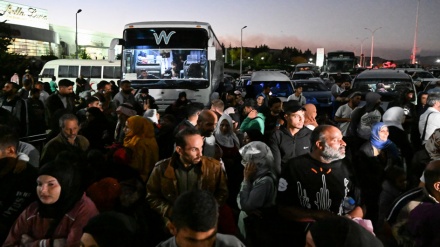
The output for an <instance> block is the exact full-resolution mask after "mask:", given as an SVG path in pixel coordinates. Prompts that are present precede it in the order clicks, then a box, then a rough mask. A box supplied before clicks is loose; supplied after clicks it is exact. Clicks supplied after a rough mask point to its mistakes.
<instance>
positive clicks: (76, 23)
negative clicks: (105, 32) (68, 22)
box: [75, 9, 82, 59]
mask: <svg viewBox="0 0 440 247" xmlns="http://www.w3.org/2000/svg"><path fill="white" fill-rule="evenodd" d="M81 11H82V9H78V11H76V15H75V56H76V59H78V14H79V13H81Z"/></svg>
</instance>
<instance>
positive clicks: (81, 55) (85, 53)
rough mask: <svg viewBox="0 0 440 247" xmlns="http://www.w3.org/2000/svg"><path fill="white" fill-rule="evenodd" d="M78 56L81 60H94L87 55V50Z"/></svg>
mask: <svg viewBox="0 0 440 247" xmlns="http://www.w3.org/2000/svg"><path fill="white" fill-rule="evenodd" d="M78 56H79V58H81V59H92V58H91V57H90V55H89V54H87V52H86V49H80V51H79V54H78Z"/></svg>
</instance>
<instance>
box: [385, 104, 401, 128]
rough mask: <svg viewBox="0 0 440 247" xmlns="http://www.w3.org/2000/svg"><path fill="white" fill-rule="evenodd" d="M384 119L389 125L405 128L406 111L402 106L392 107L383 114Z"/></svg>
mask: <svg viewBox="0 0 440 247" xmlns="http://www.w3.org/2000/svg"><path fill="white" fill-rule="evenodd" d="M382 121H383V122H384V124H385V125H387V126H395V127H397V128H399V129H401V130H403V126H402V123H403V121H405V112H404V111H403V108H402V107H398V106H394V107H391V108H390V109H388V110H387V111H386V112H385V113H384V114H383V117H382Z"/></svg>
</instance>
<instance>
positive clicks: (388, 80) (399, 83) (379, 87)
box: [351, 69, 417, 110]
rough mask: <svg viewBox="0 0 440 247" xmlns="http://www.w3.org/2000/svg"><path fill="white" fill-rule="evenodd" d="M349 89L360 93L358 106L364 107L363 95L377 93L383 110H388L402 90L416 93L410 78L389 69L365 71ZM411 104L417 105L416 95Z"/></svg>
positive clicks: (400, 72) (403, 73)
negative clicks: (360, 98) (360, 99)
mask: <svg viewBox="0 0 440 247" xmlns="http://www.w3.org/2000/svg"><path fill="white" fill-rule="evenodd" d="M351 87H352V90H353V91H360V92H362V101H361V104H360V105H359V106H363V105H365V100H364V99H365V94H367V93H368V92H376V93H379V94H380V95H381V96H382V98H381V107H382V109H384V110H387V109H388V104H389V103H390V102H391V101H393V100H395V99H396V98H397V97H399V94H400V93H401V92H402V91H403V90H405V89H409V90H413V91H414V92H416V89H415V85H414V82H413V80H412V78H411V76H409V75H408V74H406V73H405V72H404V71H401V70H390V69H374V70H366V71H364V72H362V73H360V74H359V75H358V76H357V77H356V78H355V79H354V80H353V82H352V85H351ZM412 102H413V103H414V104H417V94H414V97H413V99H412Z"/></svg>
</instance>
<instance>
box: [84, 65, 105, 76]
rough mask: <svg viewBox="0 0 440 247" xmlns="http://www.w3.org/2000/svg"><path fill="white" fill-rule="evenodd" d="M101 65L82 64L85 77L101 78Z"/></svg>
mask: <svg viewBox="0 0 440 247" xmlns="http://www.w3.org/2000/svg"><path fill="white" fill-rule="evenodd" d="M101 68H102V67H101V66H81V76H82V77H83V78H101Z"/></svg>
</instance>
